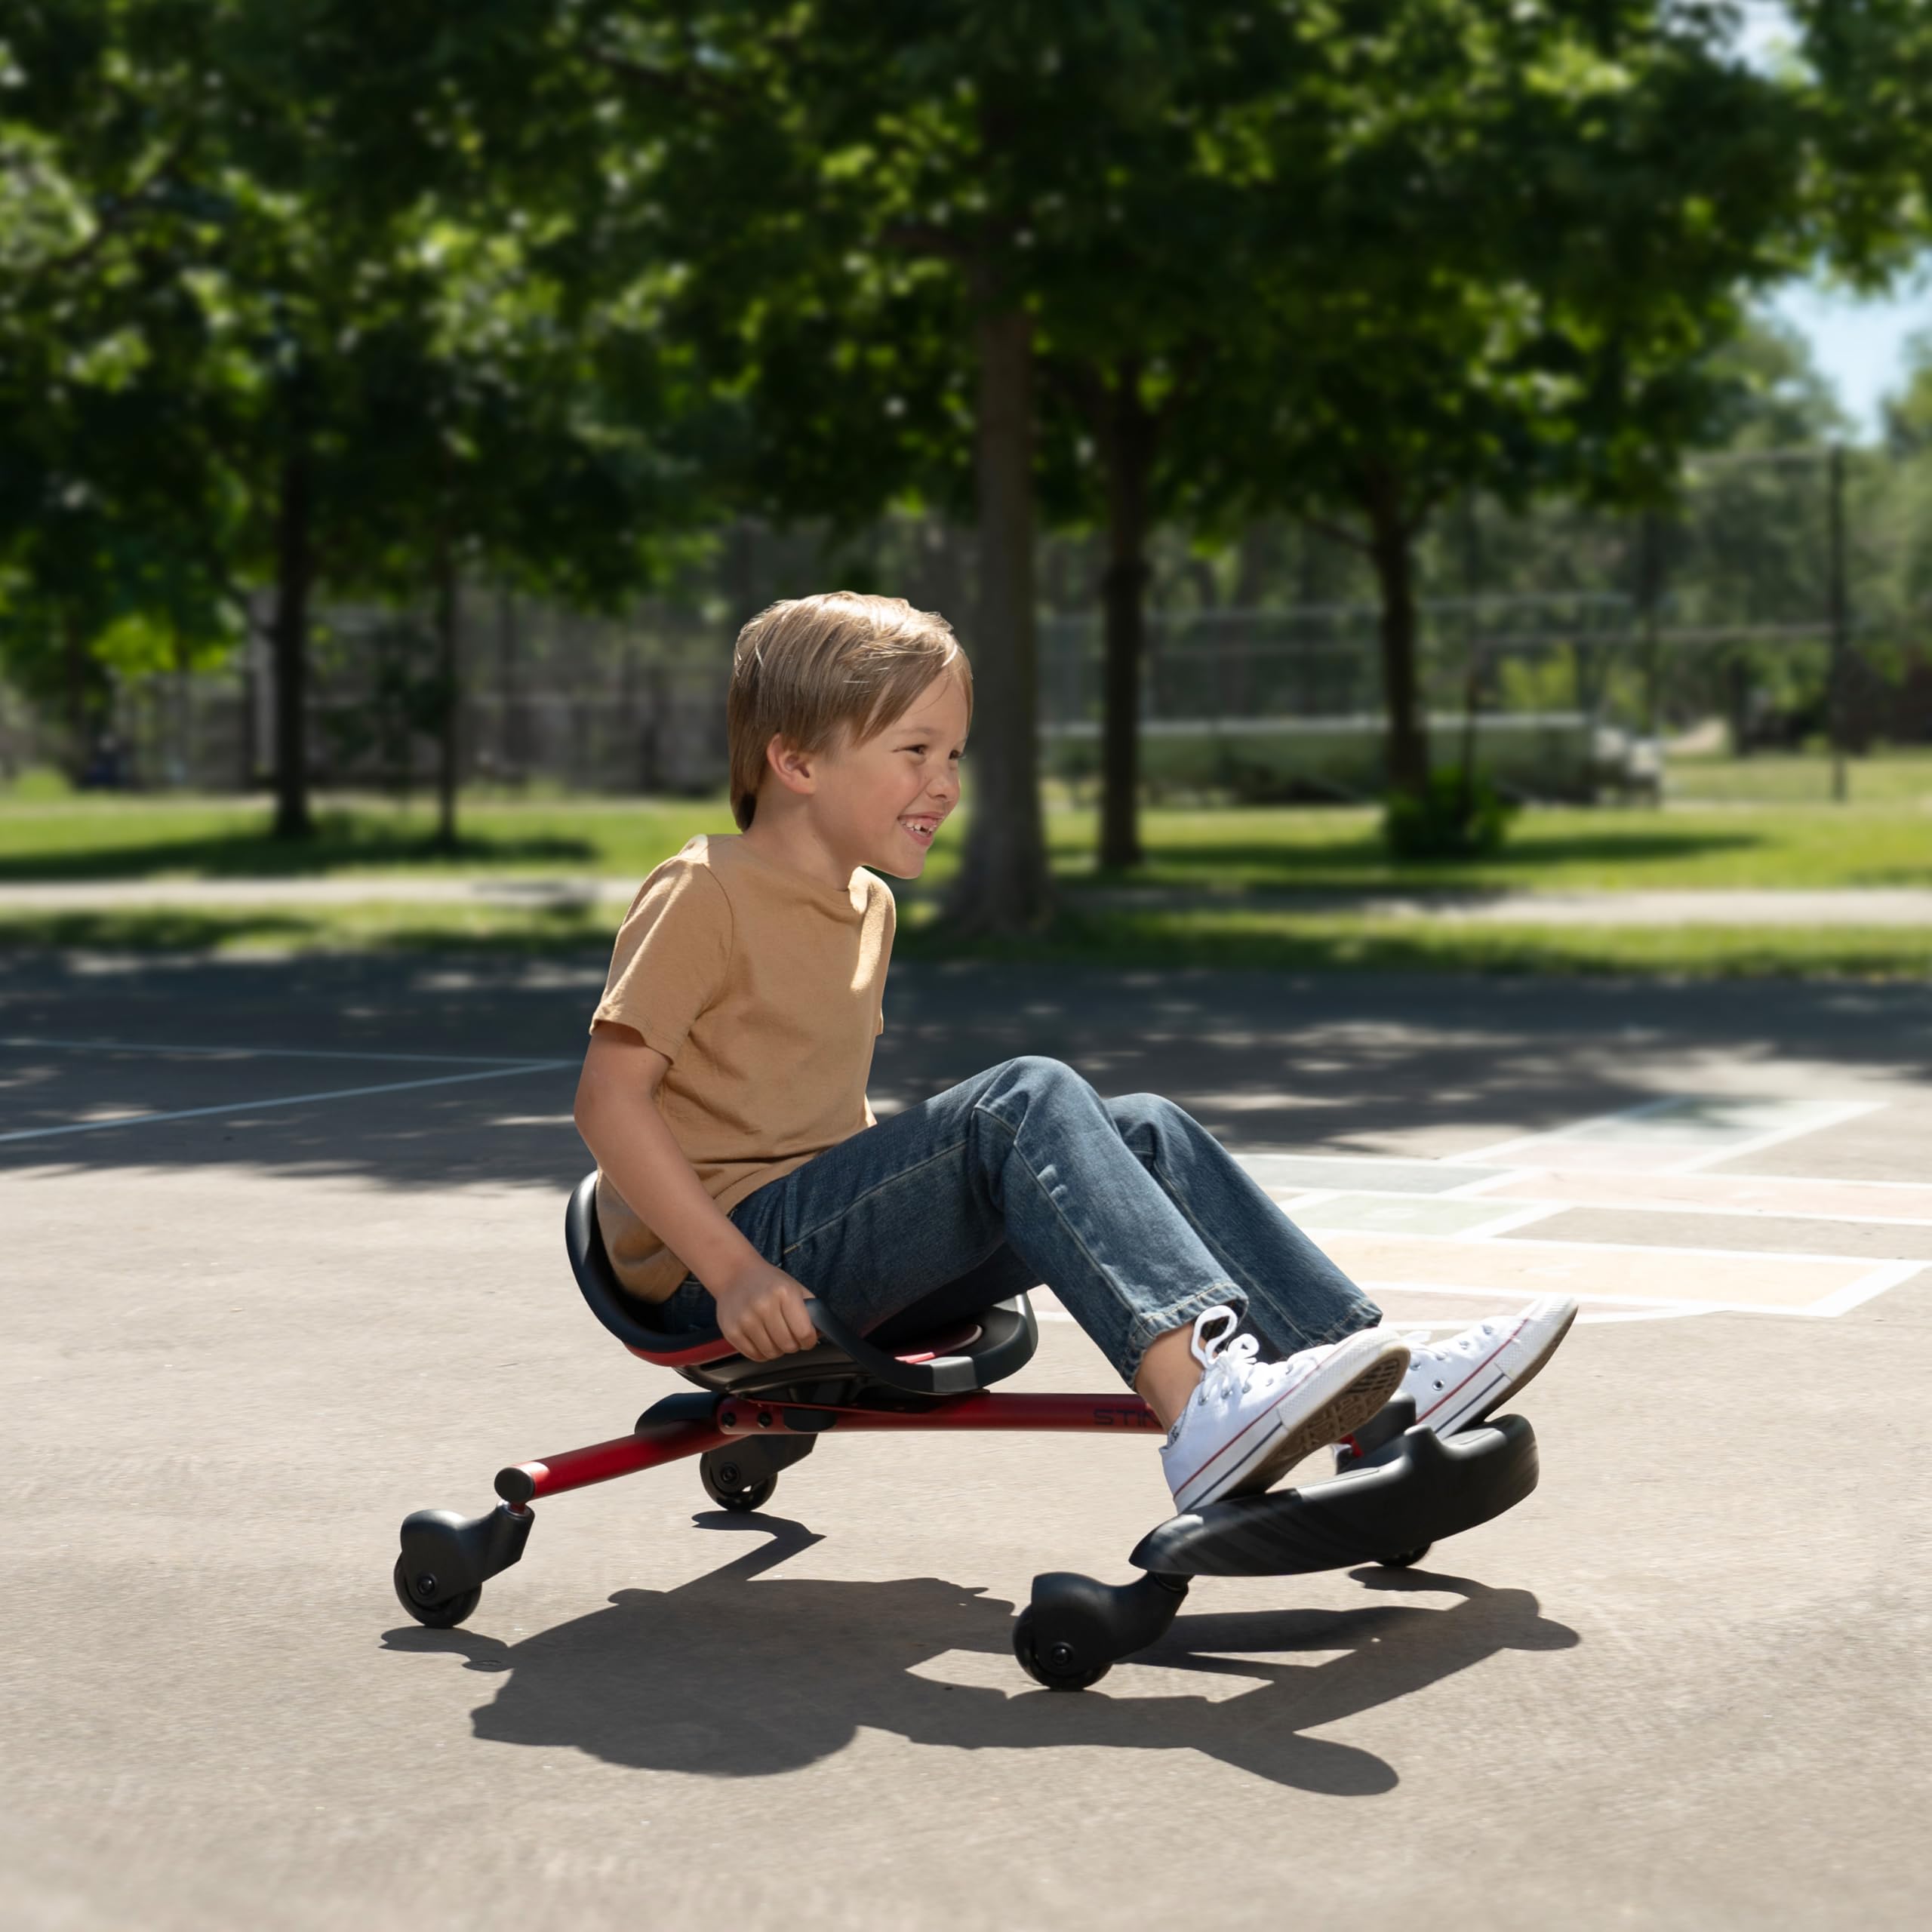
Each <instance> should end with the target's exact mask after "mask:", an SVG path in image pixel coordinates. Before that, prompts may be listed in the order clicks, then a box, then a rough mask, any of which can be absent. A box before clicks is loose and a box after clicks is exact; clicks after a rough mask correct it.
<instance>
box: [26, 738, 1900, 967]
mask: <svg viewBox="0 0 1932 1932" xmlns="http://www.w3.org/2000/svg"><path fill="white" fill-rule="evenodd" d="M1787 762H1788V763H1789V764H1790V765H1792V766H1793V767H1796V766H1799V765H1802V766H1804V768H1806V772H1805V775H1806V777H1807V782H1808V780H1809V779H1810V778H1814V777H1816V776H1817V771H1818V768H1819V766H1818V761H1816V760H1795V759H1794V760H1791V761H1787ZM1772 765H1773V761H1770V760H1766V759H1753V760H1751V761H1749V768H1750V771H1751V772H1752V773H1753V774H1761V773H1763V772H1764V771H1767V770H1768V769H1770V768H1771V767H1772ZM1727 769H1729V770H1735V769H1736V768H1720V766H1719V765H1718V763H1717V762H1716V761H1712V764H1711V766H1710V769H1709V771H1707V772H1706V773H1704V774H1703V775H1704V777H1706V779H1708V780H1711V781H1712V787H1711V789H1712V795H1711V796H1710V797H1709V798H1707V799H1706V800H1703V801H1697V802H1691V801H1684V800H1683V799H1682V798H1678V797H1673V798H1672V802H1671V803H1670V804H1669V805H1667V806H1666V808H1664V809H1663V810H1661V811H1658V810H1651V809H1645V808H1602V809H1599V810H1595V811H1589V810H1580V809H1571V808H1537V809H1531V810H1530V811H1525V812H1524V813H1523V814H1521V815H1520V816H1519V817H1518V819H1517V820H1516V821H1515V825H1514V826H1513V827H1512V832H1511V835H1510V838H1509V842H1508V844H1506V847H1505V848H1504V849H1503V851H1501V852H1500V853H1499V854H1496V855H1495V856H1494V857H1491V858H1490V859H1487V860H1484V861H1481V862H1480V863H1468V864H1457V865H1417V864H1401V863H1397V862H1395V861H1394V860H1391V859H1390V858H1389V857H1388V856H1387V855H1386V854H1385V853H1384V851H1383V849H1382V846H1381V843H1380V839H1379V838H1378V837H1377V829H1376V814H1374V812H1373V811H1370V810H1367V809H1365V808H1270V809H1238V808H1227V809H1180V808H1155V809H1150V810H1149V811H1148V812H1147V813H1146V814H1145V816H1144V820H1143V833H1144V836H1145V838H1146V845H1147V849H1148V863H1147V864H1146V866H1145V867H1143V868H1142V869H1139V870H1137V871H1136V872H1133V873H1131V874H1125V875H1115V876H1112V877H1107V876H1104V875H1100V874H1098V873H1097V872H1096V870H1095V869H1094V862H1093V857H1092V851H1093V838H1094V814H1093V813H1092V812H1091V811H1087V810H1080V809H1075V808H1072V807H1070V806H1067V805H1065V804H1057V805H1056V806H1055V807H1054V808H1053V809H1051V810H1050V811H1049V812H1048V839H1049V843H1050V845H1051V852H1052V858H1053V863H1054V869H1055V871H1056V872H1057V874H1058V875H1059V876H1060V878H1061V879H1062V881H1063V884H1065V886H1066V888H1068V891H1067V898H1066V910H1065V912H1063V916H1062V917H1061V918H1060V921H1059V922H1058V924H1057V926H1056V927H1055V928H1054V931H1052V932H1051V934H1048V935H1046V936H1044V937H1041V938H1038V939H1034V940H1025V941H1016V942H1011V943H1002V944H1001V945H998V946H971V945H962V944H961V943H960V942H958V940H955V939H951V938H949V937H946V936H945V935H943V934H941V933H940V932H938V931H936V930H934V928H933V927H932V924H931V910H932V908H931V899H930V897H926V898H924V900H923V901H922V900H921V899H920V898H919V897H918V896H916V895H905V897H906V906H905V916H904V918H903V922H902V928H901V932H902V940H901V945H902V949H903V951H904V952H906V954H907V955H909V956H918V955H927V956H931V955H937V954H938V953H940V952H945V953H946V954H947V955H949V956H958V955H960V954H961V953H962V952H964V953H977V954H980V955H988V956H998V955H1005V956H1016V957H1029V958H1065V959H1068V960H1075V959H1081V960H1092V961H1114V962H1116V963H1119V964H1128V963H1131V962H1145V963H1148V964H1156V963H1159V964H1189V963H1194V964H1223V965H1237V964H1238V965H1251V966H1257V967H1275V968H1315V967H1333V968H1442V969H1455V970H1471V971H1538V972H1552V971H1554V972H1583V971H1605V972H1639V973H1694V974H1764V973H1774V972H1844V973H1851V974H1886V975H1912V976H1919V975H1924V974H1927V972H1928V971H1932V933H1928V932H1920V931H1912V930H1910V929H1870V930H1865V931H1859V930H1854V929H1848V928H1839V927H1834V926H1826V927H1821V928H1801V927H1787V928H1740V927H1714V926H1700V927H1688V926H1687V927H1682V928H1669V929H1660V928H1622V929H1620V928H1614V927H1609V928H1607V927H1603V926H1591V927H1564V926H1561V925H1558V924H1554V923H1552V922H1550V921H1538V919H1537V917H1536V909H1535V908H1534V906H1533V905H1526V906H1524V909H1523V915H1522V918H1521V921H1520V922H1512V923H1511V924H1506V925H1505V924H1481V925H1478V924H1473V923H1460V922H1457V921H1451V920H1446V919H1441V918H1416V917H1402V916H1391V915H1380V914H1372V913H1364V912H1354V911H1352V910H1350V909H1348V908H1346V906H1343V907H1337V906H1336V905H1335V904H1334V900H1333V898H1332V897H1330V896H1329V895H1334V894H1343V895H1346V894H1350V893H1355V892H1377V891H1392V890H1393V891H1401V892H1403V893H1405V894H1406V893H1413V892H1415V891H1418V890H1419V889H1421V890H1426V888H1429V887H1431V886H1437V887H1444V888H1472V887H1473V888H1498V887H1503V888H1517V889H1520V890H1526V891H1535V890H1537V889H1539V888H1541V889H1562V890H1575V889H1579V888H1591V889H1600V890H1605V891H1617V890H1623V889H1629V888H1639V887H1660V888H1727V887H1759V888H1763V887H1780V886H1785V887H1808V888H1829V887H1841V886H1900V885H1909V886H1921V887H1932V758H1918V757H1906V756H1896V757H1894V758H1888V759H1887V760H1884V761H1880V760H1871V761H1858V762H1857V763H1855V764H1854V768H1853V801H1852V802H1851V803H1850V804H1847V805H1844V806H1834V805H1832V804H1829V802H1825V801H1819V800H1815V799H1814V800H1811V801H1801V802H1789V803H1769V804H1766V803H1752V804H1746V803H1744V802H1741V801H1737V800H1736V799H1733V800H1732V801H1729V802H1727V801H1725V800H1724V798H1722V797H1721V796H1719V795H1718V789H1720V788H1719V787H1718V786H1717V784H1716V783H1715V781H1716V780H1718V779H1722V778H1724V777H1725V771H1726V770H1727ZM1676 770H1678V768H1677V767H1674V768H1673V771H1674V772H1675V771H1676ZM1726 782H1728V780H1726ZM1740 782H1742V781H1741V780H1740ZM1881 794H1883V795H1881ZM268 825H269V812H268V808H267V807H266V805H265V804H263V803H262V802H260V801H236V800H229V799H210V798H172V797H165V796H164V797H152V798H100V797H88V798H73V799H64V800H63V799H48V798H38V799H32V800H27V799H18V800H9V799H8V798H5V796H4V795H0V886H4V885H5V884H8V883H15V884H35V883H48V882H54V881H62V880H82V881H97V882H102V883H106V882H109V881H116V880H142V879H165V878H209V879H225V880H240V879H248V878H261V879H287V878H301V877H305V876H306V877H315V878H322V877H328V878H337V879H344V878H358V877H361V878H394V877H398V876H401V877H414V876H435V875H444V876H448V875H451V874H452V873H455V874H461V873H463V872H492V873H518V874H525V875H550V876H552V877H555V876H558V875H565V876H585V877H589V876H593V875H599V876H604V877H611V876H615V877H617V878H623V879H626V880H635V879H638V878H642V877H643V875H645V872H648V871H649V870H650V869H651V867H652V866H654V865H655V864H656V863H657V862H658V860H660V859H661V858H663V857H664V856H665V855H666V854H668V853H669V852H672V851H675V850H676V849H677V848H678V846H679V845H680V844H682V843H683V842H684V841H685V839H687V838H689V837H690V836H691V835H692V834H693V833H694V832H703V831H728V830H729V829H731V826H730V818H729V814H728V812H727V811H726V810H725V808H724V804H723V801H721V800H710V801H706V800H702V799H700V800H695V801H685V800H666V799H649V800H644V799H639V800H629V799H617V800H606V799H583V798H557V799H547V800H531V801H515V800H506V799H502V798H485V797H476V798H466V800H465V801H464V804H463V813H462V825H463V840H462V843H461V845H460V849H459V851H457V853H456V854H454V856H449V855H444V854H439V853H438V852H437V851H435V848H434V846H433V843H432V835H433V831H434V818H433V814H432V811H431V808H429V806H428V805H427V804H417V805H415V806H414V807H413V808H410V809H408V810H402V809H398V808H395V807H394V806H393V805H391V804H389V803H387V802H386V801H378V800H373V799H360V800H357V799H340V800H337V799H330V800H325V801H321V803H320V804H319V806H318V833H317V835H316V837H315V838H313V839H312V840H311V841H308V842H307V843H306V844H300V845H296V846H287V845H283V844H278V842H277V841H275V840H274V839H272V838H270V837H269V831H268ZM959 843H960V840H959V835H958V830H957V829H953V830H949V833H948V835H947V836H946V838H945V839H944V840H943V841H942V843H941V844H940V848H939V849H938V850H937V851H936V852H935V853H934V857H933V861H932V863H931V866H930V868H929V869H928V880H929V881H931V883H932V884H935V885H937V884H943V882H944V881H945V879H946V877H947V876H948V875H949V874H950V872H952V869H953V868H954V867H955V865H956V864H957V863H958V849H959ZM1087 884H1100V885H1103V886H1107V887H1110V888H1115V887H1121V886H1137V885H1146V886H1148V887H1151V888H1160V889H1162V890H1164V891H1166V892H1167V893H1168V894H1170V895H1172V894H1175V893H1177V892H1178V893H1180V894H1188V893H1190V892H1192V891H1198V892H1200V893H1201V894H1202V895H1203V900H1204V903H1202V904H1201V905H1200V906H1177V905H1176V904H1174V903H1173V900H1172V898H1171V897H1170V898H1169V899H1168V901H1167V902H1166V903H1164V904H1161V905H1160V906H1134V905H1132V904H1131V903H1128V904H1123V903H1121V900H1119V898H1118V896H1117V895H1116V896H1112V897H1109V900H1107V901H1106V903H1096V902H1091V901H1085V900H1084V895H1083V893H1082V891H1081V888H1082V887H1083V886H1084V885H1087ZM1297 891H1308V892H1311V893H1319V894H1321V895H1322V897H1321V900H1318V901H1314V900H1311V901H1310V902H1308V903H1306V904H1305V905H1304V906H1298V905H1297V903H1295V900H1294V894H1295V893H1296V892H1297ZM614 918H615V913H614V909H613V908H612V907H611V906H610V905H609V904H608V903H601V904H600V903H596V902H595V901H594V900H588V899H587V900H586V903H583V904H581V905H571V906H562V907H557V908H550V909H531V908H521V907H515V906H472V905H467V904H460V903H451V904H448V905H445V904H442V903H438V902H435V901H433V900H423V901H416V902H402V903H379V902H374V901H371V902H368V903H346V904H342V905H331V906H299V907H292V906H291V907H274V908H261V909H251V908H248V907H247V906H233V907H228V906H224V907H222V908H220V909H217V908H214V907H207V908H198V907H186V908H180V909H174V908H171V909H165V910H162V909H138V908H133V907H130V908H128V909H106V910H89V911H85V912H82V911H75V912H57V913H53V912H45V911H30V910H28V909H24V908H23V909H19V910H17V911H9V910H7V909H5V908H4V906H0V944H7V943H14V944H42V945H89V946H165V947H193V948H205V947H214V948H237V947H242V948H248V949H260V948H268V949H309V948H317V947H320V948H357V949H360V948H368V947H374V946H380V947H395V946H404V947H412V948H414V947H435V948H443V947H455V948H461V947H465V946H488V947H491V948H506V949H532V950H540V951H544V952H556V951H568V952H590V953H594V952H600V951H601V950H602V949H604V948H605V946H608V943H609V939H610V934H611V927H612V925H613V924H614Z"/></svg>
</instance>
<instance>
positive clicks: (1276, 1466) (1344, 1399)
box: [1174, 1348, 1409, 1514]
mask: <svg viewBox="0 0 1932 1932" xmlns="http://www.w3.org/2000/svg"><path fill="white" fill-rule="evenodd" d="M1408 1365H1409V1362H1408V1351H1407V1349H1406V1348H1397V1349H1382V1350H1380V1351H1379V1352H1374V1353H1371V1354H1368V1355H1367V1359H1366V1360H1365V1361H1364V1362H1363V1363H1362V1364H1361V1367H1359V1368H1358V1369H1357V1370H1356V1371H1355V1374H1353V1375H1352V1376H1351V1377H1348V1378H1347V1379H1346V1380H1344V1381H1343V1383H1342V1385H1341V1386H1340V1388H1338V1389H1336V1390H1335V1391H1334V1393H1333V1394H1331V1395H1329V1396H1328V1397H1327V1398H1326V1399H1325V1400H1324V1401H1323V1402H1322V1403H1321V1405H1320V1407H1318V1408H1316V1409H1315V1410H1314V1411H1312V1413H1310V1414H1308V1415H1306V1416H1304V1417H1303V1418H1302V1420H1300V1422H1298V1423H1296V1424H1295V1426H1294V1427H1293V1428H1292V1429H1290V1428H1287V1427H1278V1428H1277V1429H1275V1431H1274V1432H1272V1433H1271V1434H1269V1435H1264V1436H1263V1438H1262V1439H1261V1440H1260V1442H1258V1443H1257V1444H1256V1445H1255V1447H1254V1450H1253V1451H1252V1452H1251V1454H1249V1455H1248V1456H1247V1457H1246V1458H1245V1459H1244V1460H1243V1461H1242V1462H1241V1463H1239V1464H1238V1465H1237V1466H1235V1469H1233V1470H1232V1472H1229V1474H1227V1475H1224V1476H1218V1477H1217V1478H1215V1479H1214V1481H1212V1482H1211V1483H1207V1484H1203V1485H1201V1487H1200V1488H1199V1490H1198V1491H1197V1492H1196V1493H1195V1494H1192V1495H1189V1494H1188V1491H1187V1489H1186V1487H1183V1489H1182V1490H1181V1491H1180V1492H1179V1493H1178V1494H1176V1496H1175V1497H1174V1508H1175V1509H1176V1510H1177V1511H1179V1512H1181V1513H1183V1514H1185V1513H1186V1512H1188V1511H1189V1510H1193V1509H1205V1508H1206V1507H1207V1505H1208V1504H1209V1503H1222V1502H1225V1501H1226V1500H1227V1499H1228V1498H1229V1497H1231V1496H1252V1495H1254V1494H1256V1493H1257V1491H1261V1490H1264V1489H1266V1488H1267V1487H1269V1485H1270V1484H1272V1483H1274V1482H1275V1481H1276V1480H1277V1479H1278V1478H1280V1477H1281V1475H1284V1474H1285V1473H1286V1472H1287V1471H1288V1470H1290V1469H1293V1468H1294V1466H1295V1465H1296V1463H1299V1462H1300V1461H1301V1460H1303V1457H1307V1456H1311V1455H1312V1454H1314V1453H1315V1451H1316V1450H1318V1449H1319V1448H1321V1447H1323V1446H1324V1444H1327V1443H1331V1442H1334V1441H1338V1440H1339V1439H1340V1438H1341V1437H1343V1436H1344V1435H1350V1434H1352V1433H1353V1432H1354V1431H1355V1430H1356V1429H1360V1428H1361V1426H1362V1425H1363V1424H1364V1423H1366V1422H1367V1421H1368V1420H1369V1419H1370V1418H1371V1417H1372V1416H1374V1415H1375V1414H1377V1413H1379V1411H1380V1410H1381V1409H1382V1407H1383V1405H1384V1404H1386V1402H1387V1401H1388V1400H1389V1397H1390V1396H1391V1395H1394V1394H1395V1391H1396V1390H1397V1389H1399V1388H1400V1387H1401V1386H1402V1377H1403V1376H1404V1374H1406V1373H1407V1369H1408ZM1333 1369H1334V1363H1333V1361H1332V1360H1331V1361H1328V1362H1324V1364H1322V1365H1321V1367H1320V1368H1318V1369H1317V1370H1316V1371H1315V1377H1314V1378H1313V1379H1315V1380H1321V1377H1322V1376H1323V1375H1324V1374H1326V1373H1330V1372H1332V1371H1333ZM1300 1392H1301V1391H1300V1390H1299V1389H1296V1390H1291V1392H1289V1395H1288V1396H1287V1398H1285V1399H1287V1400H1290V1401H1292V1400H1293V1399H1294V1396H1295V1395H1298V1394H1300Z"/></svg>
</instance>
